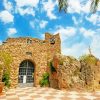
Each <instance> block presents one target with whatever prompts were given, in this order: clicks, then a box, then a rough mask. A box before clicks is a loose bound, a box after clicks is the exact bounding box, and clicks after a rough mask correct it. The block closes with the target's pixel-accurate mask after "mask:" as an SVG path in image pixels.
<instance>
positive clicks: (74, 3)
mask: <svg viewBox="0 0 100 100" xmlns="http://www.w3.org/2000/svg"><path fill="white" fill-rule="evenodd" d="M68 4H69V6H68V12H69V13H80V11H81V4H80V0H69V1H68Z"/></svg>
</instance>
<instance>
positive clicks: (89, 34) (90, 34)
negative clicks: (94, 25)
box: [80, 27, 95, 37]
mask: <svg viewBox="0 0 100 100" xmlns="http://www.w3.org/2000/svg"><path fill="white" fill-rule="evenodd" d="M80 32H81V34H83V35H84V36H85V37H93V36H94V34H95V31H93V30H91V29H85V28H84V27H81V28H80Z"/></svg>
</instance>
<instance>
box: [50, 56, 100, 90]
mask: <svg viewBox="0 0 100 100" xmlns="http://www.w3.org/2000/svg"><path fill="white" fill-rule="evenodd" d="M52 66H53V67H54V68H55V70H56V72H55V76H56V78H55V77H54V75H53V73H50V77H51V78H50V82H51V87H53V88H59V89H66V90H69V89H78V90H83V89H86V90H95V89H100V74H99V72H100V61H98V60H97V61H96V63H95V64H90V63H87V62H85V61H78V60H76V59H75V58H73V57H69V56H63V55H61V54H57V55H55V56H54V58H53V60H52ZM55 86H56V87H55Z"/></svg>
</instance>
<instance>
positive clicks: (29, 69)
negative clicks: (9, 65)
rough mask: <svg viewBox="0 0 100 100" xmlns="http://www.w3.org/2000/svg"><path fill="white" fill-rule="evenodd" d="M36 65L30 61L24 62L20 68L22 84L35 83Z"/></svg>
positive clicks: (20, 81)
mask: <svg viewBox="0 0 100 100" xmlns="http://www.w3.org/2000/svg"><path fill="white" fill-rule="evenodd" d="M33 74H34V64H33V63H32V62H31V61H30V60H24V61H22V62H21V64H20V66H19V78H18V82H19V83H20V84H33V82H34V75H33Z"/></svg>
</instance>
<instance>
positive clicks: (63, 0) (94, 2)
mask: <svg viewBox="0 0 100 100" xmlns="http://www.w3.org/2000/svg"><path fill="white" fill-rule="evenodd" d="M58 2H59V11H62V10H64V11H65V12H67V8H68V0H58ZM99 2H100V0H91V8H90V11H91V12H92V13H95V12H96V11H97V7H98V5H99Z"/></svg>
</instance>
